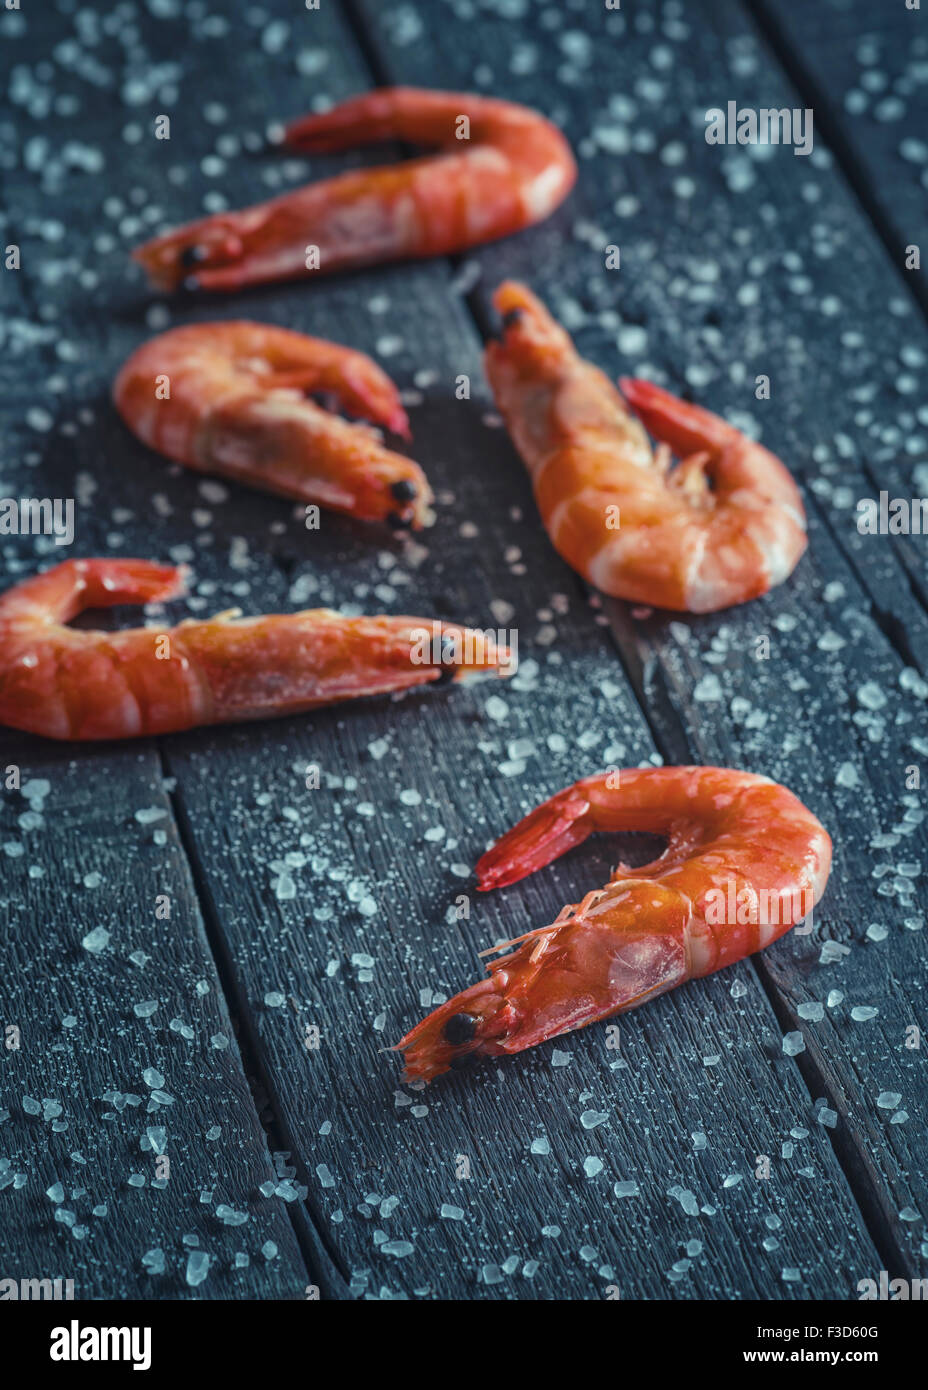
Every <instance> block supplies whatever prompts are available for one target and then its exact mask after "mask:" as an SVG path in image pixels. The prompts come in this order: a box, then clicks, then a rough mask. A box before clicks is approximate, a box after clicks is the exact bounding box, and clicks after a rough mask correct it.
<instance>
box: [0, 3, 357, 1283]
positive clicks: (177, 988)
mask: <svg viewBox="0 0 928 1390" xmlns="http://www.w3.org/2000/svg"><path fill="white" fill-rule="evenodd" d="M84 20H85V23H82V25H81V26H80V29H79V32H80V34H81V35H82V36H83V35H89V37H87V39H86V43H85V42H83V41H80V42H77V43H76V44H75V33H76V32H77V31H76V29H75V19H74V17H73V16H72V15H70V14H68V13H60V12H54V11H52V10H51V9H50V8H49V9H45V10H42V11H37V10H30V11H28V12H26V11H23V12H19V13H16V14H14V13H12V12H9V11H5V12H4V13H3V15H2V16H0V29H2V33H3V39H4V42H3V44H2V48H0V73H2V84H3V87H4V90H9V91H10V92H11V93H12V94H14V102H15V114H16V116H17V127H16V131H15V132H14V131H12V130H11V129H10V125H11V122H10V121H9V120H8V119H7V118H5V119H4V122H3V139H2V144H3V148H4V150H5V152H6V155H5V157H4V200H3V207H4V209H5V211H4V214H3V217H2V229H3V233H4V235H3V242H4V245H8V244H10V243H11V242H15V243H16V244H17V245H19V246H20V248H21V254H22V268H21V270H19V271H18V272H17V271H11V270H3V271H2V272H0V294H2V296H3V303H4V310H5V312H4V318H3V325H2V333H3V352H2V353H0V385H2V389H0V436H2V439H3V454H2V459H0V494H2V495H3V496H4V497H16V498H19V497H22V496H24V495H43V496H45V495H50V496H54V497H58V498H61V499H65V498H76V543H75V546H74V551H73V552H69V550H68V549H67V548H60V547H58V546H56V545H55V544H54V543H53V542H52V541H51V540H49V539H47V538H44V537H38V538H37V537H32V536H26V537H7V536H4V538H3V548H2V552H0V563H2V574H0V584H2V585H3V587H6V586H7V585H8V584H10V583H13V582H14V581H15V579H16V578H18V577H20V576H21V575H23V574H25V573H31V572H33V571H34V570H35V569H36V568H37V567H38V565H39V564H40V563H41V564H48V563H53V562H55V561H57V560H61V559H63V558H65V557H66V556H67V555H68V554H69V553H75V552H76V553H80V554H84V555H87V554H91V555H92V554H95V553H101V552H104V551H107V550H109V551H112V552H115V553H122V554H133V553H135V554H143V555H144V554H159V553H160V555H161V557H162V558H165V551H166V549H167V547H168V546H169V545H171V546H174V545H179V546H186V545H189V546H190V547H191V551H192V550H193V547H194V546H195V544H196V542H197V540H198V539H202V536H203V531H202V528H201V529H199V530H198V529H197V525H196V521H195V519H191V518H190V516H189V513H190V511H191V510H192V506H191V505H190V503H189V502H188V504H187V505H186V506H185V511H186V512H187V513H188V517H187V523H186V524H187V529H186V530H184V531H182V530H181V529H180V528H179V527H177V526H176V525H175V527H174V529H173V532H172V533H171V535H170V536H168V535H167V534H161V535H153V530H156V528H157V519H158V517H159V508H158V505H157V504H156V502H155V500H154V498H153V494H154V493H155V492H157V491H158V490H159V484H160V482H161V480H162V477H163V473H164V470H163V469H161V468H159V467H152V468H151V470H150V472H149V473H148V475H147V477H146V476H144V465H143V467H142V475H141V476H140V473H139V471H137V470H133V469H131V468H128V469H127V466H126V464H127V460H126V454H125V449H124V443H125V440H124V433H123V432H122V430H121V427H118V422H116V421H114V419H113V416H112V412H111V410H110V407H109V405H108V402H107V385H108V381H109V378H110V376H111V374H112V371H113V369H114V367H115V365H116V364H117V362H118V361H119V359H120V358H121V357H122V356H123V355H124V354H125V353H126V352H127V351H128V350H129V348H130V347H131V346H132V345H133V344H134V343H135V342H137V341H138V339H139V337H140V335H141V331H142V330H141V322H140V317H139V319H138V320H136V321H132V322H130V321H128V320H127V319H126V318H124V317H123V314H124V312H125V307H126V302H127V296H126V291H125V288H124V286H125V256H124V248H123V246H122V244H120V245H119V246H118V249H116V250H115V251H114V247H115V242H113V241H112V240H109V241H108V237H109V235H110V229H111V228H112V227H114V226H115V225H116V223H117V222H118V219H119V217H120V216H128V215H129V206H130V204H131V202H132V200H131V199H130V198H129V196H128V187H127V186H126V187H125V188H123V193H124V195H125V198H126V201H125V202H124V203H123V204H122V205H121V211H118V210H117V206H116V205H115V204H112V205H110V204H107V205H106V206H105V207H104V209H103V210H102V211H101V204H102V203H104V198H105V191H106V187H107V185H108V187H109V188H110V189H112V188H113V187H114V185H115V184H116V183H117V181H122V180H123V175H125V179H124V182H125V184H126V185H128V184H129V183H130V182H131V170H130V169H129V166H128V164H127V163H125V162H124V160H125V151H126V150H128V149H129V145H128V144H123V143H122V141H121V140H120V130H121V129H122V130H124V127H123V126H122V125H121V123H117V124H116V125H115V127H114V106H113V101H112V96H111V92H112V90H113V87H114V86H115V87H117V88H118V86H119V84H120V82H125V81H126V80H127V78H128V72H129V66H128V65H129V64H130V62H131V61H132V60H131V59H129V58H128V57H127V56H126V55H125V54H123V55H122V61H123V64H124V66H123V67H122V68H120V66H119V64H118V62H117V61H116V60H115V55H116V54H118V53H119V49H118V45H117V43H116V41H115V40H114V39H113V37H112V32H113V26H112V23H111V21H109V20H108V19H106V18H105V17H100V16H98V17H97V19H96V20H95V19H94V18H93V16H92V14H91V12H90V11H85V12H84ZM97 24H100V25H102V26H103V29H104V30H106V31H107V33H108V34H109V35H110V36H109V37H107V38H106V39H105V42H104V43H103V45H102V46H101V47H99V48H98V47H97V46H96V43H95V40H94V39H93V32H92V31H94V30H95V27H96V26H97ZM148 26H149V28H150V29H151V28H152V26H154V32H157V33H160V32H161V31H160V29H159V28H158V26H157V25H156V24H155V21H154V20H153V19H151V18H149V20H148ZM163 41H164V44H165V50H166V51H165V52H164V54H163V55H162V56H163V57H164V58H165V60H166V59H167V58H168V57H169V56H170V55H169V53H168V52H167V48H168V45H169V43H170V39H169V37H168V35H167V33H166V32H165V34H164V39H163ZM60 44H64V45H68V44H70V45H71V49H70V51H71V54H72V58H73V56H74V54H75V53H76V54H77V57H78V59H79V61H78V62H77V67H78V68H80V69H81V70H82V72H83V73H84V76H83V77H81V76H79V75H78V74H77V68H75V67H74V66H70V67H69V65H68V63H67V62H66V61H65V53H66V50H60V51H61V53H62V57H61V59H60V62H59V66H58V67H56V68H54V71H55V72H56V81H55V84H54V87H53V88H52V87H51V86H50V84H49V81H48V76H47V73H45V74H44V75H43V72H42V69H41V67H40V66H39V65H40V64H42V63H43V62H47V63H49V64H52V65H53V66H54V64H55V62H56V61H58V60H56V57H55V55H56V52H57V51H59V49H58V46H59V45H60ZM14 65H15V66H16V67H17V69H18V78H17V79H16V81H14V82H11V80H10V78H11V70H12V69H13V67H14ZM32 65H35V66H32ZM101 73H102V74H103V75H104V76H105V78H106V81H105V83H104V84H103V85H102V86H101V85H100V80H99V79H100V74H101ZM59 79H60V80H59ZM165 80H166V79H165ZM46 99H47V100H48V101H49V102H51V101H52V99H54V102H55V103H56V104H60V103H62V102H64V103H65V104H64V105H63V106H61V107H60V109H58V110H57V111H55V112H54V113H53V114H52V115H49V114H48V112H47V111H46V109H45V102H46ZM71 102H73V106H71V105H69V104H68V103H71ZM27 106H28V107H30V108H31V109H29V110H26V109H25V108H26V107H27ZM117 109H118V108H117ZM9 110H10V111H11V112H12V111H13V110H14V106H13V105H11V107H10V108H9ZM124 115H125V119H126V124H131V122H132V120H133V112H132V110H131V109H130V108H129V106H126V107H125V108H124ZM75 117H78V118H79V133H78V127H77V126H75ZM69 141H73V148H72V149H71V155H70V156H69V157H68V158H66V157H65V155H64V150H65V147H66V146H67V144H68V142H69ZM42 142H44V144H43V143H42ZM104 151H105V166H104V170H103V171H102V172H101V173H100V174H98V175H97V176H96V177H93V176H91V175H88V174H87V173H82V172H81V170H80V168H79V164H80V161H81V160H83V161H84V162H85V163H87V162H88V161H90V163H89V165H88V167H91V168H92V167H93V161H94V158H95V155H96V154H98V153H99V154H101V155H102V154H103V152H104ZM69 160H70V162H69ZM11 165H12V166H13V167H10V166H11ZM113 197H114V199H117V201H118V194H117V193H116V192H113ZM133 206H135V205H133ZM132 215H133V216H135V215H137V213H135V212H133V213H132ZM195 496H196V493H195V491H193V490H192V491H191V494H190V498H191V499H192V498H193V497H195ZM178 500H179V499H177V498H175V503H176V502H177V501H178ZM200 500H201V501H202V498H201V499H200ZM180 501H181V505H184V503H183V499H180ZM113 616H114V615H112V614H108V615H106V617H105V618H104V619H103V622H104V623H105V622H107V621H112V620H113ZM130 620H132V619H130ZM134 620H135V621H138V620H139V615H138V614H135V615H134ZM0 766H2V767H3V768H4V769H7V768H10V767H14V766H15V767H17V768H19V769H20V780H21V782H22V785H23V786H25V787H27V789H28V786H29V785H30V783H31V786H32V788H33V790H35V789H36V788H37V787H38V786H39V785H40V784H43V783H44V784H47V796H45V797H44V798H39V799H36V798H35V797H32V798H28V797H27V798H26V799H24V798H23V796H22V795H21V794H20V793H19V792H18V791H16V790H15V788H11V787H9V785H8V783H9V781H10V778H11V774H8V773H5V774H4V778H3V783H4V793H3V797H2V805H0V827H2V829H0V842H2V844H3V847H4V848H3V851H2V852H0V861H2V864H3V886H2V890H0V901H2V913H0V922H2V941H3V950H4V969H3V974H2V981H0V1019H2V1023H3V1028H4V1042H5V1047H4V1049H3V1050H2V1052H0V1058H2V1062H0V1112H2V1114H3V1117H4V1123H2V1124H0V1159H2V1160H3V1165H2V1167H3V1171H2V1172H0V1188H2V1192H0V1208H2V1219H0V1277H2V1278H4V1279H5V1278H17V1279H19V1278H44V1277H55V1276H60V1277H62V1278H71V1279H73V1280H74V1296H75V1297H76V1298H113V1297H119V1298H146V1299H148V1298H221V1299H237V1298H246V1297H247V1298H283V1297H286V1298H303V1297H305V1289H306V1286H307V1284H308V1283H309V1282H311V1281H313V1280H316V1281H319V1282H321V1283H322V1284H323V1285H326V1284H327V1283H328V1282H330V1281H329V1279H328V1273H327V1266H326V1262H325V1260H324V1259H323V1257H322V1255H321V1254H320V1255H319V1258H318V1260H316V1258H315V1257H314V1259H313V1271H312V1272H309V1271H308V1270H307V1265H306V1259H305V1258H304V1255H303V1253H302V1252H301V1249H300V1246H299V1245H298V1242H297V1238H296V1235H295V1224H296V1225H298V1226H300V1227H301V1228H305V1224H306V1223H305V1222H304V1220H303V1218H302V1216H301V1215H296V1209H298V1208H299V1205H300V1204H299V1202H298V1201H297V1202H296V1203H290V1204H288V1203H287V1202H285V1201H284V1199H283V1198H282V1197H280V1196H272V1197H270V1198H268V1197H265V1196H262V1195H261V1193H260V1192H259V1187H260V1185H261V1184H263V1183H268V1182H270V1181H271V1180H272V1179H273V1180H274V1182H275V1186H279V1179H277V1178H276V1177H275V1171H276V1170H275V1164H274V1161H273V1160H272V1156H271V1152H270V1150H269V1146H268V1140H267V1136H266V1134H265V1131H264V1129H263V1128H262V1125H261V1123H260V1121H259V1117H258V1112H257V1109H256V1106H255V1102H254V1100H253V1098H252V1094H251V1090H250V1087H249V1081H248V1080H247V1079H246V1075H245V1071H244V1069H243V1065H242V1059H241V1055H240V1052H239V1047H238V1043H237V1040H236V1037H235V1031H234V1027H233V1024H232V1022H231V1020H230V1016H229V1012H228V1008H227V1006H226V1002H225V1000H224V997H223V990H222V985H221V981H220V978H219V975H218V973H217V970H216V965H215V962H214V960H213V957H212V954H211V951H210V947H209V945H208V942H207V939H206V936H205V933H204V926H203V921H202V917H201V914H200V909H199V904H198V900H197V894H196V891H195V887H194V884H193V880H192V878H191V874H190V869H189V865H188V863H187V860H186V858H185V855H184V852H183V849H182V846H181V844H180V841H179V838H178V832H177V824H176V821H175V819H174V816H173V812H172V808H171V802H170V797H169V795H168V792H167V791H166V789H165V786H164V784H163V767H162V762H161V758H160V756H159V753H158V750H157V748H156V747H155V745H154V744H153V743H151V742H142V743H139V744H137V745H134V746H131V747H130V746H128V745H127V746H123V747H116V746H113V747H99V748H91V747H79V748H65V747H63V746H59V745H53V744H50V743H44V742H42V741H40V740H37V739H30V738H26V737H23V736H18V735H15V734H12V733H9V732H6V733H4V734H3V736H2V739H0ZM160 895H166V896H167V897H168V898H169V899H170V912H171V916H170V919H159V917H158V916H157V915H156V907H157V904H158V898H159V896H160ZM100 929H103V930H105V931H108V932H109V934H110V941H109V944H108V945H107V946H106V948H105V949H104V950H103V951H101V952H97V953H94V952H93V951H92V950H90V949H88V948H87V947H86V946H84V945H82V943H83V942H84V941H85V939H86V938H87V937H88V935H89V934H90V933H92V932H94V931H98V930H100ZM95 939H96V938H93V937H91V941H93V940H95ZM136 953H140V954H139V955H138V963H135V962H134V961H133V960H132V959H131V957H132V956H133V955H134V954H136ZM201 991H202V992H201ZM153 1002H154V1003H157V1010H156V1011H155V1012H154V1013H152V1014H150V1015H146V1016H144V1017H140V1016H137V1014H136V1012H135V1010H136V1006H138V1007H142V1006H143V1005H145V1006H147V1005H148V1004H150V1003H153ZM145 1012H146V1011H145V1010H143V1013H145ZM174 1019H181V1020H183V1024H184V1031H180V1030H179V1029H178V1028H176V1027H173V1026H172V1020H174ZM8 1029H15V1030H17V1031H16V1032H15V1033H13V1032H7V1031H6V1030H8ZM188 1029H189V1030H192V1031H191V1032H190V1035H189V1037H188V1036H187V1032H186V1030H188ZM14 1041H15V1042H16V1044H17V1045H16V1046H13V1045H12V1044H13V1042H14ZM149 1068H151V1069H153V1070H152V1073H151V1080H150V1081H149V1082H146V1080H145V1076H144V1073H145V1071H146V1069H149ZM154 1072H158V1073H159V1074H161V1075H162V1076H163V1077H164V1084H163V1087H161V1086H159V1085H156V1084H155V1081H154ZM159 1090H163V1091H164V1092H165V1094H166V1095H170V1096H171V1097H173V1101H172V1103H170V1104H169V1103H168V1101H167V1100H164V1101H163V1102H162V1104H161V1105H160V1106H156V1105H153V1104H152V1103H151V1096H152V1094H153V1093H154V1092H155V1091H159ZM108 1093H118V1099H111V1100H107V1099H105V1098H104V1097H105V1096H106V1095H107V1094H108ZM25 1097H31V1098H33V1099H36V1100H38V1101H39V1103H40V1113H39V1114H37V1115H36V1114H33V1113H32V1105H31V1101H29V1102H27V1101H26V1100H25V1099H24V1098H25ZM127 1097H128V1099H127ZM46 1098H48V1110H47V1114H46V1113H45V1109H46V1106H45V1100H46ZM58 1106H60V1107H61V1109H60V1114H59V1115H58V1117H57V1118H55V1116H54V1113H53V1112H54V1111H55V1109H56V1107H58ZM149 1127H152V1128H153V1129H155V1130H156V1131H157V1130H159V1129H162V1128H163V1129H164V1130H166V1133H167V1150H166V1155H167V1158H168V1159H169V1160H170V1164H171V1169H170V1177H169V1179H168V1180H167V1181H166V1183H165V1184H164V1185H163V1186H160V1187H156V1186H155V1185H154V1179H155V1177H156V1168H155V1159H156V1155H155V1153H154V1152H153V1151H152V1149H151V1148H150V1147H148V1148H145V1147H143V1141H145V1139H146V1137H147V1130H148V1128H149ZM214 1131H215V1133H214ZM158 1138H159V1142H160V1136H158ZM281 1147H283V1146H281ZM280 1161H281V1163H283V1164H284V1166H286V1164H285V1161H284V1160H283V1159H281V1160H280ZM14 1174H16V1175H20V1176H17V1177H15V1178H13V1175H14ZM133 1174H138V1175H140V1176H141V1177H142V1178H143V1179H144V1185H143V1186H136V1185H134V1180H132V1175H133ZM56 1184H61V1187H62V1189H63V1196H62V1198H61V1200H60V1201H57V1200H53V1199H52V1198H50V1197H49V1196H48V1195H47V1192H48V1189H49V1188H52V1189H53V1190H54V1191H55V1194H56V1197H57V1187H56ZM286 1190H287V1191H288V1194H289V1189H286ZM206 1193H210V1194H211V1195H210V1196H209V1198H208V1199H207V1198H206V1197H205V1196H203V1195H201V1194H206ZM220 1205H225V1206H226V1207H228V1208H229V1210H230V1211H233V1212H235V1213H239V1214H241V1215H242V1216H244V1217H246V1218H247V1219H246V1220H245V1221H244V1223H243V1224H239V1225H231V1224H230V1225H226V1224H224V1223H223V1220H222V1217H221V1214H219V1215H217V1212H218V1210H219V1207H220ZM104 1207H105V1211H104V1210H103V1208H104ZM95 1209H96V1214H95ZM227 1219H228V1217H227ZM232 1219H234V1220H238V1218H237V1217H235V1218H232ZM185 1236H190V1237H191V1238H192V1241H193V1242H194V1243H195V1245H190V1246H189V1247H188V1245H187V1244H185V1240H184V1237H185ZM301 1239H302V1241H303V1245H304V1247H305V1248H306V1250H307V1251H308V1252H312V1251H313V1249H314V1242H313V1236H312V1232H311V1231H307V1230H305V1229H301ZM268 1242H270V1243H272V1244H273V1245H274V1246H275V1247H276V1253H275V1254H272V1253H271V1251H270V1246H268V1257H267V1258H266V1257H265V1255H264V1254H262V1247H263V1246H264V1245H265V1244H266V1243H268ZM158 1248H160V1249H161V1250H163V1252H164V1257H165V1272H164V1273H163V1274H159V1275H155V1274H153V1273H150V1272H149V1271H148V1270H147V1269H146V1268H145V1266H144V1264H143V1258H142V1257H143V1256H144V1255H145V1253H146V1252H147V1251H150V1250H154V1249H158ZM193 1248H198V1249H200V1250H201V1251H203V1252H205V1253H206V1254H208V1255H209V1257H210V1267H209V1271H208V1274H207V1277H206V1279H205V1281H204V1282H203V1283H201V1284H199V1285H197V1286H190V1285H188V1283H187V1282H186V1267H187V1261H188V1258H189V1255H190V1253H191V1250H192V1249H193ZM240 1252H241V1254H242V1255H245V1256H247V1258H248V1263H247V1264H244V1265H241V1266H238V1267H237V1266H236V1263H235V1260H236V1255H237V1254H239V1253H240ZM317 1266H318V1268H317ZM335 1282H337V1281H335Z"/></svg>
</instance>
